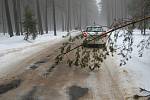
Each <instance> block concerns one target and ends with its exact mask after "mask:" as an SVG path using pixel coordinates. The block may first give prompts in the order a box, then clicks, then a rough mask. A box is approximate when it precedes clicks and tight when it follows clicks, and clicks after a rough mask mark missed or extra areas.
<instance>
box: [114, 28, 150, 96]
mask: <svg viewBox="0 0 150 100" xmlns="http://www.w3.org/2000/svg"><path fill="white" fill-rule="evenodd" d="M147 33H148V34H150V30H147ZM133 34H134V35H133V41H134V43H133V51H132V54H131V56H132V59H130V60H129V61H128V62H127V64H126V65H124V66H121V67H120V71H119V72H120V83H121V84H122V85H123V87H122V89H123V91H124V92H125V95H128V96H129V97H130V96H133V95H135V94H138V93H139V88H144V89H146V90H150V78H149V76H150V49H145V50H144V53H143V56H142V57H139V54H138V50H139V48H138V47H137V45H138V44H139V43H140V41H141V40H143V39H147V38H149V37H150V35H146V36H142V35H141V34H140V31H139V30H134V32H133ZM118 43H119V44H120V43H122V41H121V40H119V41H118ZM116 58H117V64H118V66H119V64H120V56H118V55H117V57H116Z"/></svg>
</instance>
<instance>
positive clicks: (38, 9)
mask: <svg viewBox="0 0 150 100" xmlns="http://www.w3.org/2000/svg"><path fill="white" fill-rule="evenodd" d="M36 6H37V17H38V28H39V33H40V34H41V35H42V34H43V26H42V18H41V11H40V5H39V0H36Z"/></svg>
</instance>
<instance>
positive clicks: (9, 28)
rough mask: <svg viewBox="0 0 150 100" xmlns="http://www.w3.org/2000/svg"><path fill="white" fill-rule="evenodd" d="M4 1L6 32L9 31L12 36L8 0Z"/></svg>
mask: <svg viewBox="0 0 150 100" xmlns="http://www.w3.org/2000/svg"><path fill="white" fill-rule="evenodd" d="M4 1H5V10H6V18H7V26H8V33H9V35H10V37H12V36H14V34H13V29H12V24H11V18H10V12H9V5H8V0H4Z"/></svg>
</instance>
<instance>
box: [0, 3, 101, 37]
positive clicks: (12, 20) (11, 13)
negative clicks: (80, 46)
mask: <svg viewBox="0 0 150 100" xmlns="http://www.w3.org/2000/svg"><path fill="white" fill-rule="evenodd" d="M26 7H28V8H30V9H31V10H32V13H33V15H34V17H35V19H36V23H37V28H38V32H39V33H40V34H43V33H48V31H51V30H53V29H54V23H56V30H62V31H69V30H72V29H75V28H76V29H81V27H82V28H84V27H85V26H87V25H91V24H92V23H94V21H95V22H97V20H98V9H97V6H96V1H95V0H0V8H1V9H0V32H2V33H7V32H8V33H10V34H11V36H12V34H13V32H15V33H14V35H15V34H16V35H20V34H23V32H24V28H23V25H22V24H23V20H24V17H25V16H24V14H25V8H26ZM53 8H55V9H53ZM54 10H55V12H54ZM53 15H55V16H53ZM54 17H55V21H56V22H54Z"/></svg>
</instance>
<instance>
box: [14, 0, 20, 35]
mask: <svg viewBox="0 0 150 100" xmlns="http://www.w3.org/2000/svg"><path fill="white" fill-rule="evenodd" d="M13 11H14V21H15V30H16V35H17V36H18V35H20V32H19V23H18V22H19V20H18V12H17V1H16V0H13Z"/></svg>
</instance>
